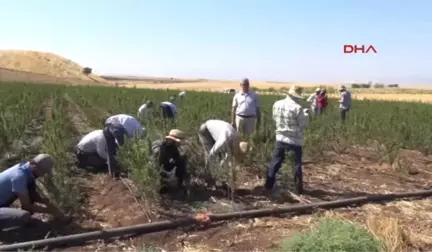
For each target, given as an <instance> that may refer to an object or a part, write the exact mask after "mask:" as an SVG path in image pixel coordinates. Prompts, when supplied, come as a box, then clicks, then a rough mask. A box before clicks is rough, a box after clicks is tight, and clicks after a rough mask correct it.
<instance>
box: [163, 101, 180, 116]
mask: <svg viewBox="0 0 432 252" xmlns="http://www.w3.org/2000/svg"><path fill="white" fill-rule="evenodd" d="M160 108H161V109H162V116H163V117H164V118H174V117H175V116H176V114H177V106H176V105H175V97H173V96H171V97H170V101H164V102H161V103H160Z"/></svg>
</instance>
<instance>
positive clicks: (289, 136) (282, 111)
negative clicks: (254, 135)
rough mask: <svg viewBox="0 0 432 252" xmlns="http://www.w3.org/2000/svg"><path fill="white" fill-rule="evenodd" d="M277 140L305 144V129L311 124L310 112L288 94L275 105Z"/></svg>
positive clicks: (274, 117) (274, 115)
mask: <svg viewBox="0 0 432 252" xmlns="http://www.w3.org/2000/svg"><path fill="white" fill-rule="evenodd" d="M273 120H274V121H275V123H276V141H281V142H285V143H289V144H294V145H299V146H303V143H304V138H303V130H304V129H305V128H306V127H307V126H308V124H309V114H308V113H307V111H306V110H305V109H303V108H302V106H301V105H300V104H298V103H297V102H295V101H294V100H293V99H291V97H289V96H287V97H286V98H285V99H283V100H279V101H277V102H275V103H274V105H273Z"/></svg>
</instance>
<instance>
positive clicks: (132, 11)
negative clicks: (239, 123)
mask: <svg viewBox="0 0 432 252" xmlns="http://www.w3.org/2000/svg"><path fill="white" fill-rule="evenodd" d="M431 7H432V2H430V1H425V0H413V1H410V2H408V1H402V0H395V1H391V2H390V1H380V2H376V1H372V0H364V1H343V0H333V1H331V2H327V3H326V2H325V1H319V0H315V1H312V0H305V1H301V2H298V1H289V0H283V1H282V0H268V1H257V0H249V1H245V0H237V1H228V0H206V1H198V0H183V1H174V0H125V1H122V2H117V1H113V0H105V1H102V0H93V1H83V0H76V1H73V2H72V1H70V2H66V1H65V2H60V1H54V0H38V1H36V0H33V1H31V0H14V1H8V2H4V3H2V8H1V9H0V14H1V15H0V22H1V23H3V24H7V25H5V26H4V28H3V29H2V39H1V40H0V49H22V50H37V51H48V52H52V53H55V54H58V55H61V56H63V57H66V58H68V59H71V60H73V61H75V62H77V63H79V64H80V65H82V66H89V67H92V68H93V69H94V72H95V73H97V74H100V75H129V76H160V77H176V78H202V79H212V80H213V79H214V80H239V79H241V78H243V77H248V78H250V79H251V81H253V80H259V81H276V82H323V83H338V82H368V81H372V82H382V83H389V84H390V83H397V84H416V85H422V84H423V85H425V86H427V85H430V84H432V74H431V73H430V70H429V67H428V66H429V60H430V59H431V58H432V52H431V50H429V46H430V44H432V34H431V33H430V30H431V27H432V17H431V15H430V14H429V13H428V11H429V10H430V9H431ZM24 13H25V14H24ZM344 44H358V45H361V44H364V45H373V46H374V47H375V48H376V49H377V51H378V53H377V54H372V53H370V54H354V55H347V54H344V53H343V45H344Z"/></svg>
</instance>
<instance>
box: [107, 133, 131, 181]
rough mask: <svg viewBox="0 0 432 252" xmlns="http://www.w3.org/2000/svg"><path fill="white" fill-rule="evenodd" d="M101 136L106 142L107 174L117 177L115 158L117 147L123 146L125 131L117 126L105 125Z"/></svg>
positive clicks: (118, 170)
mask: <svg viewBox="0 0 432 252" xmlns="http://www.w3.org/2000/svg"><path fill="white" fill-rule="evenodd" d="M103 134H104V136H105V140H106V142H107V149H108V172H109V174H110V175H114V176H116V177H117V176H118V175H119V173H120V165H119V163H118V160H117V158H116V154H117V149H118V146H121V145H123V144H124V138H125V135H126V130H125V129H124V128H123V126H121V125H118V124H105V127H104V129H103Z"/></svg>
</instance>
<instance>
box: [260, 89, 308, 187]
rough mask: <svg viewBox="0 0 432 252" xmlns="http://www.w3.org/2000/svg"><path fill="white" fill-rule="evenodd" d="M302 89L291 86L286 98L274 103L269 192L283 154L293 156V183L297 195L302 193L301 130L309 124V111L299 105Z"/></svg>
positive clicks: (282, 160)
mask: <svg viewBox="0 0 432 252" xmlns="http://www.w3.org/2000/svg"><path fill="white" fill-rule="evenodd" d="M302 91H303V90H302V88H301V87H298V86H292V87H291V88H290V90H289V91H288V96H287V97H286V98H285V99H283V100H279V101H277V102H275V103H274V105H273V120H274V121H275V123H276V146H275V149H274V152H273V156H272V160H271V161H270V164H269V167H268V170H267V178H266V182H265V186H264V187H265V188H266V189H267V190H271V189H272V188H273V186H274V184H275V181H276V174H277V172H278V171H279V169H280V167H281V166H282V163H283V162H284V159H285V152H287V151H292V152H293V154H294V160H293V163H294V169H293V170H294V171H293V174H294V183H295V190H296V192H297V193H298V194H301V193H302V192H303V172H302V155H303V148H302V146H303V142H304V139H303V130H304V129H305V128H306V127H307V126H308V124H309V114H308V113H309V110H308V109H303V108H302V106H301V105H300V104H299V102H300V100H301V99H302V96H301V92H302Z"/></svg>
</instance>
